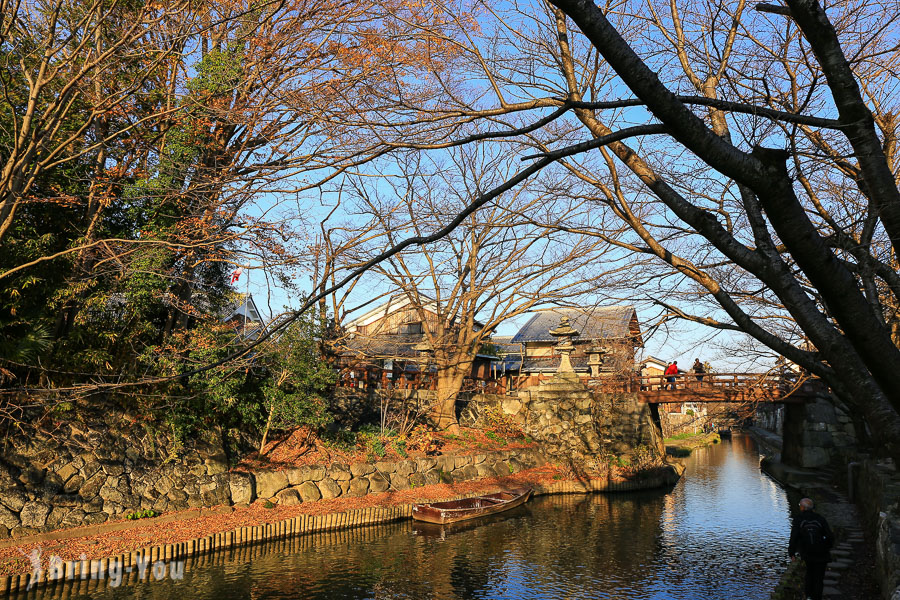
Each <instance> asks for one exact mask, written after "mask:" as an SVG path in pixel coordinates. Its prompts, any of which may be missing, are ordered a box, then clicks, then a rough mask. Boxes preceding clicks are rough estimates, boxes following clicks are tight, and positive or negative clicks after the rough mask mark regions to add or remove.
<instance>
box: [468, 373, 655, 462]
mask: <svg viewBox="0 0 900 600" xmlns="http://www.w3.org/2000/svg"><path fill="white" fill-rule="evenodd" d="M489 409H495V410H501V411H502V412H503V413H504V414H507V415H509V416H511V417H512V418H513V419H515V420H516V421H518V422H519V423H520V424H521V425H522V429H523V431H524V432H525V433H526V434H527V435H528V436H529V437H531V438H533V439H535V440H537V441H538V442H539V443H540V444H541V448H542V449H543V451H544V452H545V453H547V454H548V455H550V456H555V457H557V458H560V459H565V460H570V459H575V460H578V461H582V462H585V461H587V462H590V461H592V460H595V459H596V458H597V457H598V456H600V455H602V454H606V453H612V454H615V455H618V456H620V457H623V458H626V459H628V458H629V457H630V455H631V453H632V452H633V450H634V449H635V448H636V447H638V446H647V447H648V448H650V449H651V450H652V451H654V452H656V453H658V454H659V455H660V456H661V455H663V454H664V453H665V449H664V447H663V445H662V439H661V438H662V436H661V431H660V428H659V425H658V421H657V419H656V418H655V417H654V415H653V409H652V408H651V406H650V405H649V404H646V403H642V402H640V401H639V400H638V398H637V395H636V394H628V393H621V394H605V393H601V392H597V391H593V390H590V389H588V388H586V387H585V386H584V385H582V384H581V383H580V382H579V381H576V380H574V379H572V380H567V379H566V378H564V377H557V378H554V379H553V380H550V381H547V382H545V383H543V384H541V385H539V386H532V387H530V388H527V389H525V390H522V391H520V392H519V393H518V395H517V396H491V395H484V396H478V397H476V398H473V399H472V402H471V403H470V404H469V406H468V407H467V409H466V410H465V411H464V412H463V417H464V421H465V423H466V424H472V425H478V424H480V421H479V418H480V416H481V415H483V414H484V412H485V411H486V410H489Z"/></svg>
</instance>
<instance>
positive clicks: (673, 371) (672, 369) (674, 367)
mask: <svg viewBox="0 0 900 600" xmlns="http://www.w3.org/2000/svg"><path fill="white" fill-rule="evenodd" d="M663 375H665V376H666V381H667V382H668V387H669V389H672V390H674V389H675V377H676V376H677V375H678V361H677V360H673V361H672V362H671V363H670V364H669V366H668V367H666V371H665V373H663Z"/></svg>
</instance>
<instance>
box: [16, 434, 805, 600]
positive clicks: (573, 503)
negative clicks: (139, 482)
mask: <svg viewBox="0 0 900 600" xmlns="http://www.w3.org/2000/svg"><path fill="white" fill-rule="evenodd" d="M686 462H687V472H686V476H685V477H684V478H682V480H681V481H680V482H679V483H678V484H677V485H676V486H675V487H674V488H673V489H671V490H669V491H667V492H666V491H658V492H640V493H629V494H614V495H602V494H596V495H589V496H586V495H568V496H552V497H551V496H543V497H538V498H534V499H532V500H531V501H529V503H528V504H526V505H524V506H522V507H519V508H517V509H514V510H512V511H509V512H508V513H503V514H500V515H494V516H491V517H488V518H486V519H479V520H477V521H473V522H467V523H459V524H456V525H455V526H453V527H450V528H448V527H446V526H445V527H444V528H443V529H441V527H440V526H436V528H435V527H427V526H424V525H422V524H413V523H411V522H408V521H407V522H400V523H395V524H390V525H382V526H377V527H366V528H359V529H352V530H345V531H339V532H331V533H324V534H313V535H307V536H303V537H299V538H294V539H292V540H284V541H281V542H276V543H271V544H267V545H262V546H256V547H248V548H239V549H235V550H231V551H226V552H222V553H219V554H215V555H212V556H207V557H201V558H199V559H195V560H193V561H191V562H190V563H189V564H188V565H186V568H185V570H184V575H183V579H181V580H179V581H173V580H172V579H171V578H169V577H165V578H163V579H162V580H160V581H152V582H132V583H127V582H124V583H122V584H121V585H120V586H118V587H111V586H109V585H105V587H103V588H102V589H101V588H97V589H89V588H87V587H81V588H75V589H73V588H71V587H70V586H59V585H57V586H56V587H55V588H54V587H51V588H47V589H46V590H34V591H32V592H31V593H29V594H27V595H26V596H23V597H28V598H63V597H65V598H75V597H79V596H82V595H87V596H89V597H92V598H111V599H119V598H122V599H126V598H127V599H131V598H141V599H156V598H159V599H163V598H198V599H214V598H215V599H220V598H221V599H226V600H231V599H244V598H253V599H257V598H260V599H261V598H266V599H270V598H271V599H281V598H314V599H331V598H341V599H357V598H358V599H363V598H373V599H374V598H378V599H381V598H384V599H387V598H409V599H419V598H422V599H425V598H439V599H448V600H449V599H462V598H465V599H468V598H473V599H481V598H484V599H499V598H510V599H512V598H517V599H518V598H533V599H563V598H608V599H628V600H630V599H642V600H663V599H672V600H675V599H678V600H688V599H691V600H693V599H698V600H699V599H704V600H706V599H716V598H741V599H753V598H760V599H762V598H768V596H769V592H770V591H771V589H772V587H773V586H774V583H775V582H776V581H777V578H778V576H779V574H780V572H781V570H782V569H783V565H784V561H783V557H784V556H785V554H786V552H785V547H786V543H787V533H788V528H789V522H788V507H787V501H786V498H785V494H784V491H783V490H782V489H781V488H780V487H778V485H777V484H775V483H774V482H773V481H772V480H771V479H769V478H768V477H766V476H765V475H763V474H761V473H760V471H759V457H758V454H757V451H756V447H755V445H754V443H753V441H752V440H751V439H750V438H748V437H746V436H741V435H735V437H734V439H733V440H732V441H730V442H729V441H726V442H724V443H723V444H720V445H718V446H713V447H710V448H702V449H699V450H696V451H695V452H694V454H693V455H692V456H691V457H690V458H689V459H688V460H687V461H686ZM94 585H96V584H94Z"/></svg>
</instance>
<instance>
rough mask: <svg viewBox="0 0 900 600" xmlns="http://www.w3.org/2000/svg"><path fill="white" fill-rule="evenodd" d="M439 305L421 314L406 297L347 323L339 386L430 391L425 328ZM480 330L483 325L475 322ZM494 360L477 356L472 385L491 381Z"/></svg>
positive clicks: (431, 324) (432, 372)
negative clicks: (389, 387)
mask: <svg viewBox="0 0 900 600" xmlns="http://www.w3.org/2000/svg"><path fill="white" fill-rule="evenodd" d="M439 318H440V317H439V315H438V311H437V305H436V303H435V302H433V301H431V300H428V301H427V303H426V304H424V305H423V306H422V307H421V309H420V308H419V307H418V306H417V305H416V304H415V303H414V302H413V301H412V300H410V299H409V298H408V297H406V296H403V295H400V296H393V297H391V298H390V299H389V300H388V301H387V302H385V303H383V304H381V305H379V306H377V307H376V308H373V309H372V310H370V311H368V312H366V313H365V314H363V315H361V316H359V317H357V318H355V319H353V320H352V321H350V322H349V323H348V324H347V326H346V328H345V331H346V336H345V338H344V339H343V340H341V341H340V343H339V344H338V349H339V352H340V361H339V365H340V367H341V384H342V385H344V386H353V387H378V388H381V387H386V386H388V385H390V386H392V387H395V388H405V389H430V388H432V387H433V385H434V383H435V381H434V375H435V373H436V368H435V366H434V363H433V360H432V348H431V346H430V344H429V342H428V336H427V335H426V333H425V332H426V328H430V329H429V331H433V330H434V329H433V328H436V326H437V325H438V319H439ZM476 327H477V328H480V327H481V324H480V323H476ZM496 360H497V357H495V356H488V355H484V354H479V355H477V356H476V358H475V362H474V363H473V365H472V372H471V375H470V377H469V379H470V385H471V384H474V383H478V382H484V381H488V380H490V379H491V378H492V375H493V370H492V369H491V363H492V362H493V361H496Z"/></svg>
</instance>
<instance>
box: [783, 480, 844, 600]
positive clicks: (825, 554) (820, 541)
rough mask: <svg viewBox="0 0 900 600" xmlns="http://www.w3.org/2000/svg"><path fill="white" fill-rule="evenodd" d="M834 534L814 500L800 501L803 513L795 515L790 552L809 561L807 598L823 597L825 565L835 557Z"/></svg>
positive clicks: (789, 546) (818, 599) (807, 567)
mask: <svg viewBox="0 0 900 600" xmlns="http://www.w3.org/2000/svg"><path fill="white" fill-rule="evenodd" d="M833 543H834V534H832V533H831V528H830V527H828V522H827V521H826V520H825V517H823V516H822V515H820V514H819V513H817V512H815V511H813V501H812V500H810V499H809V498H804V499H803V500H801V501H800V513H799V514H798V515H797V516H795V517H794V522H793V523H792V525H791V540H790V542H789V543H788V555H789V556H790V557H791V560H794V559H795V558H796V557H797V554H799V555H800V558H802V559H803V562H804V563H805V564H806V592H805V594H804V596H805V597H806V598H807V600H822V588H823V587H824V586H825V568H826V567H827V566H828V561H830V560H831V553H830V552H829V550H831V545H832V544H833Z"/></svg>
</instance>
